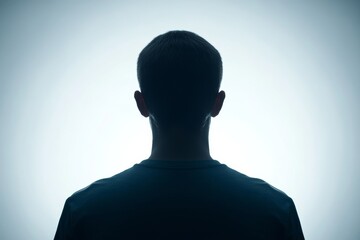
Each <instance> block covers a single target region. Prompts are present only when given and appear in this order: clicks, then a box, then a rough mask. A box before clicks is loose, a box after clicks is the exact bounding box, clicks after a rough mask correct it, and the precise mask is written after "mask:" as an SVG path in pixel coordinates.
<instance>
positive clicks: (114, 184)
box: [55, 160, 304, 240]
mask: <svg viewBox="0 0 360 240" xmlns="http://www.w3.org/2000/svg"><path fill="white" fill-rule="evenodd" d="M55 239H56V240H60V239H86V240H91V239H267V240H269V239H276V240H281V239H304V236H303V233H302V230H301V225H300V221H299V218H298V215H297V212H296V208H295V205H294V202H293V201H292V199H291V198H290V197H288V196H287V195H286V194H285V193H283V192H281V191H280V190H278V189H276V188H274V187H272V186H271V185H269V184H268V183H266V182H264V181H263V180H260V179H256V178H250V177H248V176H246V175H244V174H242V173H239V172H237V171H235V170H233V169H231V168H229V167H227V166H226V165H224V164H221V163H219V162H218V161H216V160H196V161H163V160H144V161H142V162H141V163H139V164H135V165H134V166H133V167H132V168H129V169H127V170H125V171H123V172H121V173H119V174H117V175H115V176H113V177H111V178H106V179H102V180H99V181H96V182H94V183H93V184H91V185H90V186H88V187H86V188H84V189H82V190H80V191H78V192H76V193H74V194H73V195H72V196H71V197H69V198H68V199H67V200H66V202H65V206H64V209H63V212H62V215H61V218H60V222H59V225H58V228H57V232H56V235H55Z"/></svg>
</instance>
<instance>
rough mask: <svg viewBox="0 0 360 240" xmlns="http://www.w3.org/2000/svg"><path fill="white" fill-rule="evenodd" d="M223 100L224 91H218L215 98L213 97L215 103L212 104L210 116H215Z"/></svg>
mask: <svg viewBox="0 0 360 240" xmlns="http://www.w3.org/2000/svg"><path fill="white" fill-rule="evenodd" d="M224 100H225V92H224V91H220V92H219V93H218V94H217V96H216V99H215V103H214V106H213V108H212V110H211V116H212V117H216V116H217V115H218V114H219V112H220V110H221V108H222V105H223V103H224Z"/></svg>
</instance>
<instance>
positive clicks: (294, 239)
mask: <svg viewBox="0 0 360 240" xmlns="http://www.w3.org/2000/svg"><path fill="white" fill-rule="evenodd" d="M289 228H290V229H289V238H288V239H289V240H304V239H305V238H304V234H303V231H302V228H301V224H300V219H299V216H298V214H297V211H296V207H295V204H294V202H293V200H291V203H290V208H289Z"/></svg>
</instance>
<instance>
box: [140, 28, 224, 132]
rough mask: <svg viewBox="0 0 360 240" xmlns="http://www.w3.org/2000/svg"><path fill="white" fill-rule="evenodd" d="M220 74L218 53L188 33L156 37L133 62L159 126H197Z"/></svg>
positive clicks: (207, 109) (209, 105)
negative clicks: (135, 62) (135, 64)
mask: <svg viewBox="0 0 360 240" xmlns="http://www.w3.org/2000/svg"><path fill="white" fill-rule="evenodd" d="M222 71H223V69H222V60H221V56H220V53H219V52H218V51H217V50H216V49H215V47H213V46H212V45H211V44H210V43H209V42H207V41H206V40H205V39H204V38H202V37H200V36H199V35H197V34H195V33H192V32H189V31H170V32H167V33H165V34H162V35H159V36H157V37H156V38H154V39H153V40H152V41H151V42H150V43H149V44H148V45H147V46H146V47H145V48H144V49H143V50H142V51H141V53H140V55H139V58H138V62H137V76H138V80H139V85H140V89H141V92H142V93H143V96H144V99H145V103H146V105H147V108H148V110H149V112H150V114H152V115H153V117H154V118H155V120H156V122H157V124H158V125H159V126H161V127H172V126H182V127H185V128H189V127H190V128H194V127H195V128H196V127H199V126H200V125H201V124H202V123H203V121H204V120H205V118H206V116H207V115H209V113H210V111H211V108H212V106H213V104H214V101H215V98H216V95H217V93H218V92H219V88H220V83H221V80H222Z"/></svg>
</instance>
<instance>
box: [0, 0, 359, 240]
mask: <svg viewBox="0 0 360 240" xmlns="http://www.w3.org/2000/svg"><path fill="white" fill-rule="evenodd" d="M60 2H61V3H60ZM359 24H360V4H359V2H356V1H340V0H339V1H311V0H308V1H224V0H222V1H184V0H182V1H165V0H164V1H47V2H45V1H43V2H40V1H22V2H20V1H8V2H5V1H1V3H0V117H1V118H0V164H1V165H0V187H1V198H0V239H4V240H7V239H11V240H12V239H36V240H38V239H52V238H53V236H54V233H55V230H56V227H57V223H58V220H59V217H60V214H61V211H62V207H63V204H64V201H65V199H66V198H67V197H68V196H69V195H71V194H72V193H73V192H74V191H76V190H78V189H80V188H83V187H85V186H86V185H88V184H90V183H91V182H93V181H95V180H97V179H99V178H104V177H109V176H112V175H113V174H116V173H118V172H120V171H122V170H125V169H126V168H129V167H131V166H132V165H133V164H135V163H137V162H140V161H141V160H143V159H146V158H147V157H148V156H149V153H150V146H151V145H150V144H151V135H150V128H149V126H148V121H147V119H145V118H142V117H141V115H140V114H139V113H138V112H137V108H136V105H135V102H134V100H133V92H134V91H135V90H137V89H138V86H137V79H136V60H137V56H138V54H139V52H140V51H141V50H142V48H143V47H144V46H145V45H146V44H147V43H148V42H149V41H150V40H152V39H153V38H154V37H155V36H157V35H159V34H161V33H164V32H166V31H168V30H174V29H185V30H190V31H194V32H196V33H198V34H199V35H201V36H203V37H204V38H205V39H207V40H208V41H209V42H211V43H212V44H213V45H214V46H215V47H216V48H217V49H218V50H219V51H220V53H221V54H222V57H223V64H224V79H223V85H222V89H224V90H225V91H226V93H227V98H226V100H225V104H224V107H223V111H222V112H221V114H220V115H219V116H218V117H217V118H215V119H213V121H212V129H211V134H210V142H211V149H212V151H211V152H212V156H213V157H214V158H215V159H217V160H219V161H221V162H223V163H225V164H227V165H228V166H230V167H232V168H234V169H236V170H238V171H240V172H243V173H245V174H247V175H249V176H254V177H258V178H262V179H264V180H266V181H268V182H269V183H271V184H272V185H274V186H276V187H277V188H279V189H281V190H283V191H285V192H286V193H287V194H288V195H290V196H291V197H292V198H293V199H294V201H295V203H296V206H297V210H298V213H299V217H300V219H301V222H302V227H303V231H304V234H305V237H306V238H307V239H316V240H317V239H320V240H322V239H327V240H329V239H330V240H332V239H334V240H337V239H342V240H350V239H352V240H357V239H360V228H359V226H360V206H359V203H360V185H359V183H360V177H359V174H358V172H359V170H360V164H359V162H358V161H359V153H360V151H359V147H360V146H359V143H360V139H359V133H360V132H359V123H360V113H359V106H358V103H360V79H359V76H360V25H359Z"/></svg>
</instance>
